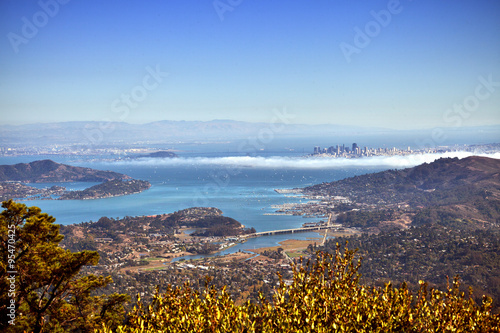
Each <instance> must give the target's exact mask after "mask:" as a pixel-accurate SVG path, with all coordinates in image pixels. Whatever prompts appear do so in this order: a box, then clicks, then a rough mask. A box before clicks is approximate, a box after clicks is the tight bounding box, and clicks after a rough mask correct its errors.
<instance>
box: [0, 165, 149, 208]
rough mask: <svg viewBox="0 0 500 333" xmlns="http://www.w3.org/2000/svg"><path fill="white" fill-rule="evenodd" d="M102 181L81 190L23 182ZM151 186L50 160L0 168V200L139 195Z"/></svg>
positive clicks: (108, 172)
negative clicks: (31, 184)
mask: <svg viewBox="0 0 500 333" xmlns="http://www.w3.org/2000/svg"><path fill="white" fill-rule="evenodd" d="M65 182H103V183H101V184H98V185H94V186H92V187H89V188H87V189H85V190H82V191H66V188H65V187H63V186H58V185H54V186H51V187H48V188H37V187H33V186H29V185H26V183H65ZM150 187H151V184H150V183H149V182H147V181H143V180H135V179H132V178H131V177H129V176H127V175H125V174H121V173H118V172H113V171H102V170H95V169H91V168H83V167H75V166H71V165H66V164H60V163H56V162H54V161H52V160H41V161H34V162H31V163H19V164H15V165H0V200H2V201H3V200H8V199H23V200H53V199H58V200H83V199H101V198H108V197H114V196H121V195H127V194H134V193H139V192H142V191H144V190H147V189H149V188H150Z"/></svg>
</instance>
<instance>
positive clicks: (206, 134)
mask: <svg viewBox="0 0 500 333" xmlns="http://www.w3.org/2000/svg"><path fill="white" fill-rule="evenodd" d="M446 132H447V134H448V136H452V135H454V133H458V134H460V133H462V132H463V133H468V134H469V135H471V134H477V137H479V138H481V137H485V136H487V135H489V136H490V137H496V138H498V140H500V135H499V134H498V133H500V126H486V127H468V128H466V127H461V128H447V129H446ZM401 134H403V135H422V131H398V130H393V129H386V128H364V127H356V126H343V125H332V124H321V125H306V124H295V123H293V122H290V123H288V124H285V123H280V122H279V119H278V120H277V122H270V123H265V122H260V123H252V122H243V121H234V120H212V121H167V120H165V121H157V122H152V123H147V124H129V123H125V122H95V121H76V122H60V123H38V124H27V125H18V126H12V125H0V145H1V146H4V147H7V146H9V145H10V146H12V145H15V146H22V145H35V146H39V145H55V144H60V145H61V144H66V145H67V144H75V145H86V146H99V145H118V144H131V143H139V144H155V143H179V142H220V141H225V140H226V141H227V140H236V139H247V138H249V137H253V138H256V139H257V138H260V139H261V141H263V142H265V141H267V140H272V139H274V138H285V139H286V138H295V139H297V138H305V137H325V138H327V137H328V138H333V137H335V138H342V137H354V138H355V137H359V136H365V135H381V136H392V135H401ZM424 135H425V137H426V138H428V136H429V134H426V133H424ZM498 140H495V142H496V141H498Z"/></svg>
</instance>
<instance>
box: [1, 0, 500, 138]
mask: <svg viewBox="0 0 500 333" xmlns="http://www.w3.org/2000/svg"><path fill="white" fill-rule="evenodd" d="M499 15H500V3H498V2H495V1H484V2H480V3H477V2H473V1H460V2H454V3H453V5H449V4H447V3H441V2H440V3H435V2H431V1H418V2H416V1H409V0H401V1H395V0H389V1H371V2H369V1H360V2H356V3H353V2H349V1H337V2H331V1H318V2H315V3H314V5H312V4H310V3H308V2H304V1H301V2H297V3H287V4H286V6H284V5H283V4H279V3H275V2H266V3H255V2H250V1H242V0H239V1H226V0H217V1H210V2H206V3H202V4H200V3H198V2H195V1H183V2H174V1H151V2H148V3H138V2H132V1H126V2H121V1H107V2H105V3H102V2H99V1H86V2H78V1H69V0H64V1H63V0H40V1H23V2H19V1H12V0H8V1H3V2H2V3H1V4H0V22H2V23H0V35H1V36H3V38H2V39H1V41H0V63H1V68H2V75H1V76H0V113H1V116H2V117H1V119H2V120H1V122H0V124H1V125H16V124H26V123H37V122H42V123H47V122H59V121H98V122H105V121H113V122H127V123H132V124H142V123H149V122H154V121H160V120H175V121H180V120H186V121H194V120H199V121H211V120H214V119H231V120H237V121H247V122H264V123H268V122H269V121H271V119H273V116H274V114H273V110H275V109H285V108H286V110H287V112H288V113H289V114H291V115H293V119H292V121H293V123H295V124H339V125H349V126H359V127H360V128H363V127H381V128H391V129H428V128H435V127H442V128H446V127H454V128H456V127H464V128H467V127H473V126H486V125H495V124H500V112H499V110H500V44H499V43H498V42H497V40H498V37H499V36H500V22H498V20H497V17H498V16H499Z"/></svg>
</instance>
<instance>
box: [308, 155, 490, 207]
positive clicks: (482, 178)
mask: <svg viewBox="0 0 500 333" xmlns="http://www.w3.org/2000/svg"><path fill="white" fill-rule="evenodd" d="M303 192H304V193H305V194H309V195H327V196H345V197H348V198H350V199H351V200H353V201H355V202H357V203H365V204H371V205H390V204H408V205H410V206H411V207H418V206H423V207H428V206H436V205H447V204H454V203H460V202H464V201H467V200H470V199H476V198H478V197H481V198H483V199H490V200H500V160H498V159H493V158H487V157H478V156H472V157H467V158H464V159H458V158H441V159H438V160H436V161H434V162H432V163H424V164H422V165H419V166H416V167H413V168H408V169H403V170H387V171H383V172H379V173H373V174H367V175H362V176H355V177H351V178H347V179H343V180H339V181H335V182H331V183H323V184H318V185H314V186H310V187H306V188H304V189H303Z"/></svg>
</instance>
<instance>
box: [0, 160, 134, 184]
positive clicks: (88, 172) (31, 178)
mask: <svg viewBox="0 0 500 333" xmlns="http://www.w3.org/2000/svg"><path fill="white" fill-rule="evenodd" d="M112 179H130V177H129V176H127V175H124V174H121V173H118V172H113V171H102V170H95V169H91V168H83V167H76V166H71V165H66V164H60V163H56V162H54V161H52V160H41V161H34V162H31V163H19V164H14V165H0V181H4V182H5V181H19V182H24V183H46V182H71V181H80V182H103V181H108V180H112Z"/></svg>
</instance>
